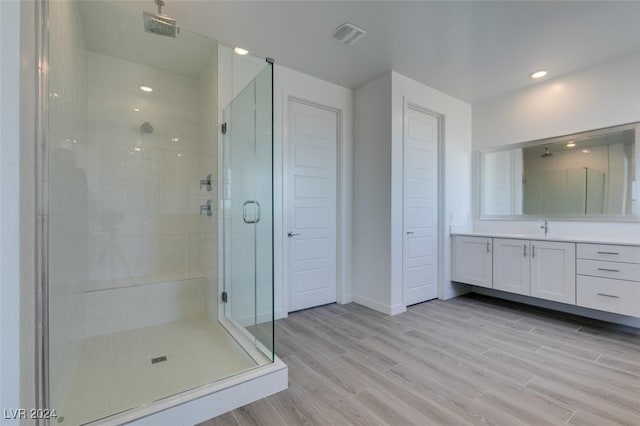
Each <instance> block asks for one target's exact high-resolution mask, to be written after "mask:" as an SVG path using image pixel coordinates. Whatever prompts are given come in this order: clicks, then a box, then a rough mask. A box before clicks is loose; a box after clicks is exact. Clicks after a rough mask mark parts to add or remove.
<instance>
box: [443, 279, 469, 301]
mask: <svg viewBox="0 0 640 426" xmlns="http://www.w3.org/2000/svg"><path fill="white" fill-rule="evenodd" d="M472 291H473V287H472V286H470V285H467V284H460V283H456V282H453V281H451V285H449V286H447V287H445V289H444V292H443V294H442V297H441V298H440V299H442V300H449V299H453V298H454V297H458V296H462V295H463V294H467V293H471V292H472Z"/></svg>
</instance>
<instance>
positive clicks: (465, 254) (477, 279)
mask: <svg viewBox="0 0 640 426" xmlns="http://www.w3.org/2000/svg"><path fill="white" fill-rule="evenodd" d="M491 240H492V239H491V238H484V237H463V236H457V237H455V238H454V243H453V244H454V253H455V256H454V261H453V280H454V281H457V282H461V283H465V284H471V285H477V286H480V287H488V288H491V287H492V283H493V277H492V265H491V261H492V251H493V250H492V241H491Z"/></svg>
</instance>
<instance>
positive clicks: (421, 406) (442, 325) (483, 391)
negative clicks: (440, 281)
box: [202, 295, 640, 426]
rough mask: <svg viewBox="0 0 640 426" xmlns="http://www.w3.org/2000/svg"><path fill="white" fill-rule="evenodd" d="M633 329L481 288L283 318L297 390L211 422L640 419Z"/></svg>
mask: <svg viewBox="0 0 640 426" xmlns="http://www.w3.org/2000/svg"><path fill="white" fill-rule="evenodd" d="M636 332H637V330H635V329H629V328H625V327H621V326H615V325H612V324H608V323H603V322H598V321H593V320H588V319H584V318H581V317H576V316H570V315H565V314H560V313H557V312H552V311H546V310H538V309H534V308H531V307H527V306H525V305H520V304H516V303H511V302H506V301H501V300H497V299H491V298H488V297H482V296H478V295H470V296H463V297H459V298H456V299H453V300H450V301H438V300H435V301H431V302H427V303H422V304H419V305H415V306H412V307H410V308H409V310H408V312H406V313H404V314H401V315H397V316H394V317H388V316H385V315H383V314H380V313H377V312H375V311H372V310H370V309H367V308H364V307H362V306H359V305H356V304H349V305H327V306H322V307H318V308H314V309H309V310H306V311H301V312H296V313H293V314H291V315H290V316H289V318H287V319H284V320H279V321H277V322H276V352H277V353H278V355H279V356H280V357H281V358H282V359H283V360H284V361H285V362H286V363H287V365H288V366H289V389H288V390H286V391H284V392H280V393H278V394H276V395H273V396H271V397H269V398H265V399H262V400H259V401H257V402H254V403H252V404H249V405H247V406H245V407H242V408H239V409H237V410H234V411H232V412H229V413H227V414H225V415H223V416H220V417H217V418H215V419H211V420H209V421H207V422H205V423H202V426H205V425H206V426H215V425H269V426H270V425H352V424H354V425H365V424H370V425H385V424H388V425H466V424H482V425H509V426H512V425H562V424H572V425H597V426H604V425H615V424H620V425H634V426H637V425H640V336H639V335H638V334H636Z"/></svg>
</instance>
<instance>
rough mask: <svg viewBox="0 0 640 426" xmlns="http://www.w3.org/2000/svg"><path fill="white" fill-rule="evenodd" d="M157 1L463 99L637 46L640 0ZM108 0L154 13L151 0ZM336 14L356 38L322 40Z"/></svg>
mask: <svg viewBox="0 0 640 426" xmlns="http://www.w3.org/2000/svg"><path fill="white" fill-rule="evenodd" d="M166 2H167V5H166V6H165V8H164V11H165V13H167V14H168V15H171V16H172V17H174V18H177V19H178V25H179V26H181V27H183V28H187V29H189V30H192V31H195V32H198V33H201V34H204V35H207V36H209V37H211V38H214V39H217V40H219V41H220V42H221V43H223V44H227V45H231V46H242V47H244V48H247V49H248V50H250V51H251V52H252V53H255V54H257V55H259V56H269V57H272V58H274V59H275V61H276V63H279V64H281V65H284V66H286V67H289V68H292V69H295V70H298V71H301V72H304V73H307V74H311V75H314V76H317V77H319V78H322V79H324V80H328V81H331V82H334V83H336V84H339V85H342V86H346V87H350V88H357V87H359V86H361V85H362V84H364V83H365V82H367V81H369V80H370V79H372V78H375V77H377V76H379V75H381V74H383V73H384V72H386V71H388V70H391V69H394V70H396V71H397V72H399V73H401V74H404V75H406V76H407V77H410V78H413V79H415V80H418V81H420V82H422V83H424V84H426V85H429V86H431V87H434V88H436V89H439V90H441V91H443V92H446V93H449V94H451V95H453V96H455V97H457V98H460V99H462V100H465V101H468V102H478V101H481V100H484V99H487V98H491V97H494V96H498V95H500V94H503V93H505V92H508V91H512V90H516V89H520V88H523V87H525V86H527V85H531V84H535V82H534V81H532V80H531V79H530V78H529V77H528V76H529V74H530V73H531V72H532V71H534V70H537V69H540V68H545V69H548V70H549V76H548V77H547V78H554V77H557V76H560V75H563V74H567V73H570V72H572V71H575V70H578V69H581V68H585V67H589V66H591V65H594V64H596V63H599V62H603V61H607V60H609V59H611V58H614V57H617V56H621V55H625V54H629V53H632V52H637V51H640V1H626V2H615V1H589V2H586V1H585V2H564V1H561V2H546V1H545V2H543V1H517V2H516V1H514V2H490V1H472V2H468V1H443V2H430V1H429V2H427V1H422V2H419V1H418V2H416V1H414V2H404V1H284V2H274V1H257V2H248V1H188V0H173V1H172V0H166ZM118 3H121V4H122V5H124V7H126V8H129V9H132V10H135V11H136V12H137V13H139V12H140V11H142V10H143V9H145V10H154V4H153V1H152V0H148V1H144V2H139V1H126V2H118ZM140 21H141V18H140ZM344 21H349V22H352V23H354V24H356V25H358V26H361V27H363V28H364V29H365V30H367V34H366V36H365V37H364V38H363V39H361V40H360V41H358V42H357V43H356V44H354V45H352V46H346V45H343V44H340V43H339V42H337V41H335V40H333V39H331V38H330V36H329V34H330V33H331V32H332V31H333V30H334V29H335V28H336V27H337V26H338V25H339V24H341V23H342V22H344ZM139 25H140V26H142V23H141V22H140V23H139Z"/></svg>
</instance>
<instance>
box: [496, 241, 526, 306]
mask: <svg viewBox="0 0 640 426" xmlns="http://www.w3.org/2000/svg"><path fill="white" fill-rule="evenodd" d="M530 254H531V242H530V241H529V240H514V239H511V238H494V239H493V288H494V289H496V290H502V291H508V292H510V293H517V294H524V295H526V296H528V295H529V282H530V280H529V271H530V263H529V256H530Z"/></svg>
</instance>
